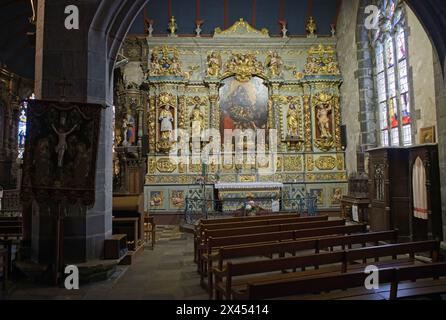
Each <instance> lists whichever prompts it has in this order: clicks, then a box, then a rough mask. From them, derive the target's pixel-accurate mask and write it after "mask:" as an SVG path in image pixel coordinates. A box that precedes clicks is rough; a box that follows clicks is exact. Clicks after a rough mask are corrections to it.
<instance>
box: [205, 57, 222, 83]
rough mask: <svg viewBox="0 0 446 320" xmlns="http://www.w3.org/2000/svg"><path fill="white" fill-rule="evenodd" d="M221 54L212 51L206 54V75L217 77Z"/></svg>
mask: <svg viewBox="0 0 446 320" xmlns="http://www.w3.org/2000/svg"><path fill="white" fill-rule="evenodd" d="M220 68H221V56H220V54H219V53H217V52H215V51H213V52H212V53H211V54H210V55H209V56H208V76H210V77H218V76H219V75H220Z"/></svg>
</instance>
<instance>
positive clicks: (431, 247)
mask: <svg viewBox="0 0 446 320" xmlns="http://www.w3.org/2000/svg"><path fill="white" fill-rule="evenodd" d="M439 250H440V242H439V241H436V240H430V241H419V242H408V243H400V244H389V245H383V246H379V247H368V248H360V249H351V250H346V256H345V260H346V262H347V263H349V262H353V261H355V260H362V259H370V258H382V257H390V256H396V255H402V254H410V255H413V254H415V253H420V252H430V253H431V255H432V260H433V261H434V262H436V261H438V257H439V255H438V252H439Z"/></svg>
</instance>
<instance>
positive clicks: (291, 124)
mask: <svg viewBox="0 0 446 320" xmlns="http://www.w3.org/2000/svg"><path fill="white" fill-rule="evenodd" d="M299 122H300V121H299V113H298V111H297V108H296V106H295V105H294V104H291V105H290V107H289V109H288V115H287V130H288V136H289V137H292V138H295V137H299Z"/></svg>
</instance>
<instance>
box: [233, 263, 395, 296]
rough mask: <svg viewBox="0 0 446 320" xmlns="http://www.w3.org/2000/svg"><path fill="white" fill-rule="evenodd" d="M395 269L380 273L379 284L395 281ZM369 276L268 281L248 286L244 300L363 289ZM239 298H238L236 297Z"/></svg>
mask: <svg viewBox="0 0 446 320" xmlns="http://www.w3.org/2000/svg"><path fill="white" fill-rule="evenodd" d="M394 274H395V269H393V268H385V269H381V270H380V271H379V282H380V283H389V282H392V280H393V279H394ZM367 276H368V275H367V274H365V273H364V272H363V271H358V272H352V273H345V274H336V275H325V276H315V277H309V278H299V279H290V280H286V281H269V282H268V281H266V282H259V283H251V284H249V285H248V291H247V296H245V297H242V299H245V298H247V299H249V300H261V299H272V298H280V297H286V296H292V295H300V294H314V293H320V292H327V291H332V290H345V289H348V288H355V287H363V286H364V282H365V279H366V277H367ZM236 298H237V297H236Z"/></svg>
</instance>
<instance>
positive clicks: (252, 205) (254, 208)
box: [245, 200, 260, 216]
mask: <svg viewBox="0 0 446 320" xmlns="http://www.w3.org/2000/svg"><path fill="white" fill-rule="evenodd" d="M259 210H260V207H259V205H258V204H257V203H256V202H255V201H254V200H250V201H248V202H247V203H246V204H245V212H246V215H247V216H255V215H257V213H258V212H259Z"/></svg>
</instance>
